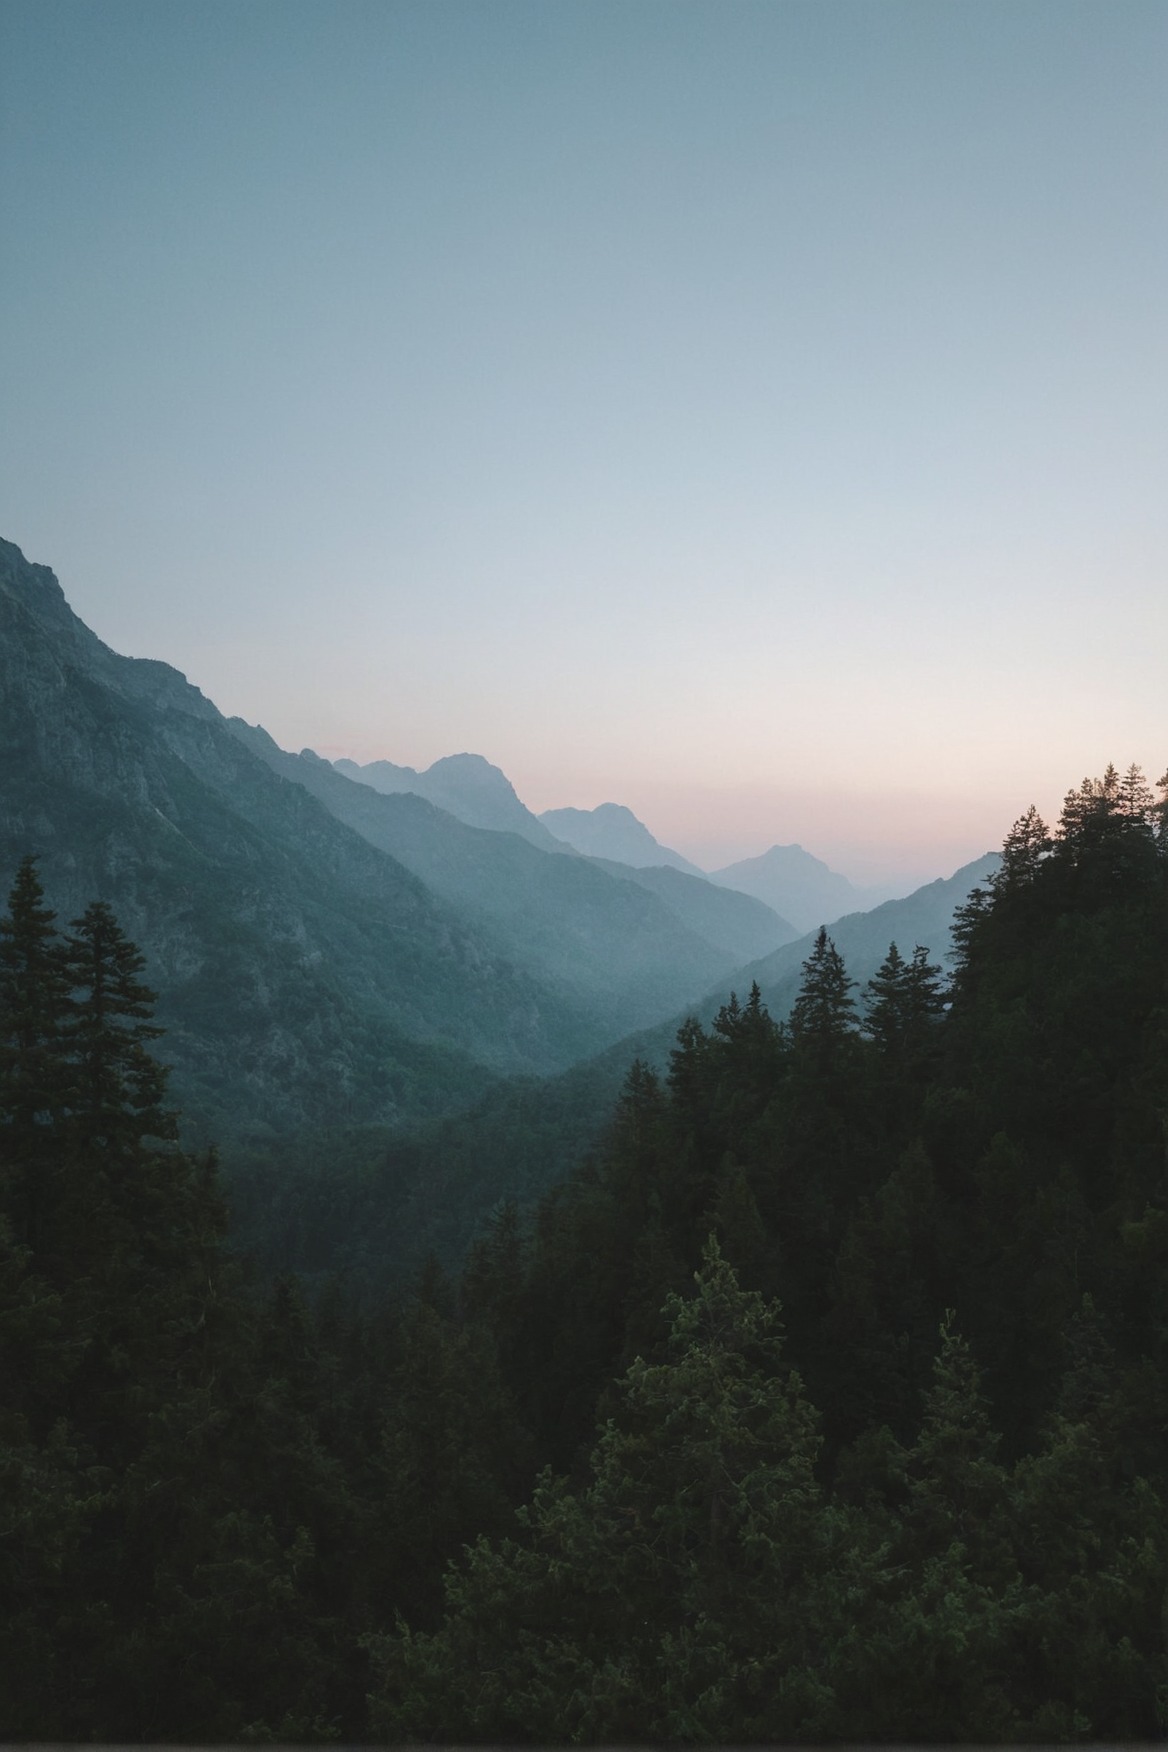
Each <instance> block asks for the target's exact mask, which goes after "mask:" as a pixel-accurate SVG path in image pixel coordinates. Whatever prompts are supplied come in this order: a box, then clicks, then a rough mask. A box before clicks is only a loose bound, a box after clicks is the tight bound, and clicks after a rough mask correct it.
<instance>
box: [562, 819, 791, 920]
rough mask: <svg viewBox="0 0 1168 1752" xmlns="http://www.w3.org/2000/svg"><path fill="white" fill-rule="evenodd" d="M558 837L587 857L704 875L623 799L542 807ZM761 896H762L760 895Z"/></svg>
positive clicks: (703, 876) (635, 866)
mask: <svg viewBox="0 0 1168 1752" xmlns="http://www.w3.org/2000/svg"><path fill="white" fill-rule="evenodd" d="M539 819H540V821H541V822H542V823H543V825H544V827H545V828H550V829H551V831H552V833H553V834H554V835H555V836H556V838H557V839H558V840H562V841H563V843H564V844H565V845H569V846H573V847H574V848H575V849H576V851H578V852H583V853H584V855H585V857H588V858H607V859H609V860H610V861H611V862H612V863H615V864H629V865H631V866H632V867H633V869H644V868H647V867H648V866H651V865H655V866H660V865H663V864H664V865H668V866H669V867H670V868H671V869H674V870H684V871H685V872H686V874H687V875H690V876H701V877H702V878H703V879H704V878H705V871H704V870H699V869H698V867H697V865H696V864H691V863H690V862H689V860H688V858H683V857H682V855H681V853H680V852H671V851H670V849H669V847H668V846H663V845H660V844H659V843H658V842H657V840H655V839H654V838H653V835H652V834H651V833H650V832H649V829H648V828H647V827H646V826H645V824H644V822H643V821H638V820H637V817H636V816H635V815H634V814H633V812H632V810H631V809H626V808H625V806H624V804H623V803H601V804H599V805H598V806H597V807H596V808H595V809H545V810H544V811H543V813H542V815H540V817H539ZM762 898H765V897H762Z"/></svg>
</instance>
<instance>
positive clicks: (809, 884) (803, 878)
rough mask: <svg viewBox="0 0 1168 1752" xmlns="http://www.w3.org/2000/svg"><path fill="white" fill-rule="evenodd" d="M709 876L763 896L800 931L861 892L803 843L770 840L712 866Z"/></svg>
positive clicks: (859, 898) (853, 902) (834, 914)
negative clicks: (754, 852)
mask: <svg viewBox="0 0 1168 1752" xmlns="http://www.w3.org/2000/svg"><path fill="white" fill-rule="evenodd" d="M710 881H711V882H717V883H720V884H721V885H722V886H723V887H724V888H736V889H738V891H739V893H740V894H753V895H754V896H755V898H756V899H757V900H762V901H765V902H766V904H767V906H770V907H773V908H774V910H775V911H776V912H777V913H780V914H781V915H782V917H783V918H786V919H790V920H791V922H792V924H794V925H795V926H797V927H798V929H799V930H800V931H810V930H818V929H819V927H820V925H822V924H825V923H826V922H827V920H828V919H834V918H838V917H839V916H840V915H841V913H843V912H844V911H845V910H846V909H847V908H848V907H849V906H851V907H855V906H857V905H861V904H862V902H863V898H864V897H863V895H862V894H861V893H860V891H859V890H858V889H856V888H854V887H853V886H852V884H851V883H850V882H849V881H848V879H847V877H846V876H841V875H840V874H839V872H838V871H836V870H831V869H829V868H828V866H827V865H826V864H825V863H824V862H823V860H822V859H821V858H815V857H812V855H811V853H810V852H805V851H804V850H803V847H802V846H772V847H771V849H770V851H769V852H763V854H762V856H761V857H758V858H743V859H742V861H741V862H740V863H737V864H727V866H726V868H725V869H724V870H715V871H714V872H713V873H712V875H711V876H710Z"/></svg>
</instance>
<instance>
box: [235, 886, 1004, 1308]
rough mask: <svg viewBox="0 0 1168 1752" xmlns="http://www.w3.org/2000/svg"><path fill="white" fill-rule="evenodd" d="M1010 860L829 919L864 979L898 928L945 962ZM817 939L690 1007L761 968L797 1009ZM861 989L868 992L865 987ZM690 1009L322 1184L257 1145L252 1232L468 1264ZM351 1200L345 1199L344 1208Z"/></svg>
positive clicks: (773, 997) (710, 1007) (703, 1007)
mask: <svg viewBox="0 0 1168 1752" xmlns="http://www.w3.org/2000/svg"><path fill="white" fill-rule="evenodd" d="M998 862H999V858H998V854H997V853H996V852H994V853H989V854H987V855H986V857H984V858H979V859H977V860H976V861H975V862H974V863H972V864H967V865H965V866H964V867H963V868H962V869H960V870H958V871H956V872H955V874H954V875H953V876H950V877H948V878H946V879H944V880H941V881H937V882H930V883H928V884H927V885H926V886H925V887H923V888H920V889H918V890H917V891H916V893H914V894H910V895H906V896H905V897H904V898H903V899H902V900H893V901H887V902H885V903H884V904H882V905H881V906H878V907H876V908H875V909H874V910H873V911H872V912H870V913H857V914H850V915H848V916H846V917H844V918H841V919H837V920H836V921H835V922H834V923H833V924H831V925H829V926H828V931H829V934H830V935H831V937H832V938H833V940H834V941H835V942H836V944H837V946H838V947H839V949H840V951H841V953H842V954H843V956H844V959H845V962H846V963H847V968H848V972H849V974H850V976H851V977H852V978H853V979H854V980H856V981H857V984H858V986H859V987H860V988H862V986H863V984H864V982H866V981H867V980H869V979H871V977H872V976H873V974H874V973H875V972H876V970H877V968H878V967H879V966H880V963H881V962H882V961H883V959H884V957H885V956H886V955H887V953H888V945H889V943H890V942H893V941H895V942H896V943H897V945H898V947H899V948H900V950H901V952H902V954H903V955H904V956H905V957H906V959H907V957H909V956H910V955H911V954H912V951H913V949H914V948H915V946H916V945H917V944H918V943H921V944H923V945H925V946H926V947H927V948H928V949H929V950H930V953H931V959H932V960H934V961H939V962H942V963H946V962H947V961H948V960H949V952H950V929H951V926H952V922H953V913H954V911H955V909H956V908H957V907H959V906H961V905H962V904H963V902H964V901H965V900H966V899H968V897H969V894H970V892H971V890H972V889H973V888H975V887H976V886H978V884H979V883H984V881H985V880H986V878H987V877H988V876H989V875H990V874H991V873H992V871H993V870H994V869H996V868H997V865H998ZM814 942H815V933H811V934H809V935H808V936H806V937H802V938H800V939H799V940H798V941H797V942H794V943H789V944H786V945H784V947H783V948H781V949H779V950H778V951H777V952H776V953H774V954H772V955H769V956H767V957H765V958H764V959H763V960H761V961H758V962H755V963H753V964H752V965H750V966H747V967H743V968H739V969H738V970H737V971H736V972H735V973H734V974H733V975H731V976H730V977H728V978H727V979H725V980H724V981H723V982H722V983H721V984H719V986H718V987H717V988H716V989H715V990H713V991H711V992H710V993H709V994H708V995H707V996H706V998H705V999H704V1000H703V1001H702V1002H701V1003H700V1004H697V1005H694V1006H693V1007H692V1012H691V1013H693V1014H695V1015H697V1016H698V1018H699V1019H700V1020H701V1021H702V1022H703V1023H704V1024H706V1025H707V1026H708V1025H709V1023H710V1022H712V1020H713V1018H714V1017H715V1015H716V1014H717V1012H718V1010H719V1009H720V1008H721V1006H722V1005H723V1004H724V1003H725V1002H726V1000H727V999H728V998H729V996H730V992H731V990H734V991H737V993H738V994H739V996H740V997H743V998H744V997H745V996H746V994H747V993H748V991H749V990H750V986H751V983H752V981H754V980H755V979H757V980H758V982H759V986H760V989H761V991H762V995H763V998H764V1000H765V1002H766V1004H767V1007H768V1009H769V1010H770V1013H771V1014H772V1015H773V1016H775V1017H777V1018H780V1019H782V1018H785V1017H786V1016H787V1015H789V1013H790V1010H791V1006H792V1004H793V1003H794V1000H795V996H796V994H797V992H798V989H799V983H800V977H801V971H802V966H803V962H804V961H805V960H806V959H807V956H808V955H809V954H810V952H811V949H812V947H813V945H814ZM854 995H855V996H856V997H857V998H858V999H859V998H861V996H862V991H861V990H858V991H857V992H856V993H855V994H854ZM860 1010H861V1011H862V1004H861V1005H860ZM682 1020H683V1014H682V1013H679V1014H678V1015H676V1016H674V1017H673V1018H672V1019H671V1020H670V1021H668V1022H663V1023H660V1024H658V1026H656V1027H654V1028H647V1029H642V1030H640V1031H639V1032H637V1033H635V1034H631V1035H629V1036H628V1037H627V1038H626V1039H624V1040H621V1041H618V1042H617V1043H616V1044H615V1045H613V1046H610V1047H607V1048H606V1049H605V1050H604V1051H603V1052H601V1053H598V1054H597V1055H596V1056H595V1057H594V1058H591V1059H588V1060H585V1061H582V1062H581V1063H579V1064H576V1065H572V1066H570V1067H569V1068H568V1069H567V1070H566V1071H563V1072H561V1073H559V1074H558V1075H557V1076H555V1077H553V1078H550V1079H548V1080H546V1081H543V1082H540V1083H535V1082H530V1081H516V1080H511V1081H508V1082H504V1083H497V1084H495V1085H494V1086H493V1087H492V1088H491V1089H490V1090H488V1092H487V1093H486V1094H485V1095H484V1096H483V1098H482V1099H481V1101H479V1102H477V1103H476V1104H475V1105H474V1107H472V1108H471V1109H469V1110H468V1111H466V1112H464V1113H460V1114H457V1115H454V1116H452V1117H450V1118H448V1119H447V1118H441V1119H438V1120H435V1121H434V1122H432V1123H430V1124H427V1125H424V1126H422V1127H420V1128H419V1129H418V1130H417V1131H416V1132H415V1133H414V1135H413V1136H408V1137H401V1136H399V1137H398V1138H396V1139H395V1140H393V1141H391V1142H390V1143H389V1144H388V1146H387V1145H386V1144H385V1143H384V1142H382V1141H381V1140H377V1139H370V1140H369V1141H368V1143H367V1146H366V1153H364V1154H362V1152H361V1150H360V1149H357V1150H355V1151H354V1153H353V1160H352V1163H351V1165H350V1166H347V1167H345V1168H343V1169H342V1171H341V1173H340V1175H337V1174H336V1173H335V1172H334V1170H333V1167H332V1163H333V1160H334V1157H333V1155H332V1154H328V1155H326V1160H327V1161H328V1162H329V1168H328V1171H327V1172H328V1184H327V1187H322V1186H321V1184H320V1182H321V1170H320V1169H319V1167H317V1166H314V1165H313V1164H312V1162H311V1152H309V1153H307V1154H306V1157H305V1159H304V1162H303V1164H302V1166H301V1172H300V1175H299V1177H297V1178H296V1179H295V1180H294V1181H293V1180H290V1179H289V1177H288V1175H287V1172H286V1169H287V1164H286V1160H285V1158H284V1157H283V1156H282V1155H281V1156H279V1157H267V1158H264V1157H257V1159H256V1160H255V1161H254V1162H253V1163H252V1164H251V1165H250V1170H249V1174H248V1176H247V1177H246V1183H245V1184H244V1185H243V1186H241V1189H240V1195H241V1211H242V1215H243V1220H244V1226H245V1229H246V1230H247V1231H248V1233H249V1236H250V1234H251V1233H252V1232H253V1231H254V1233H255V1234H256V1236H257V1238H258V1237H260V1236H263V1237H265V1238H266V1244H267V1245H269V1246H270V1247H271V1248H272V1251H273V1255H274V1256H275V1257H278V1258H280V1259H282V1260H284V1261H291V1262H293V1263H295V1264H297V1265H298V1266H300V1267H303V1268H305V1269H308V1270H315V1271H326V1272H327V1271H333V1270H336V1269H338V1268H339V1267H341V1266H345V1267H346V1268H355V1269H356V1270H357V1271H358V1272H359V1273H363V1274H366V1275H367V1277H368V1280H369V1281H370V1282H374V1281H376V1282H380V1283H383V1282H384V1281H385V1277H386V1275H387V1274H388V1275H389V1276H390V1277H397V1278H401V1279H404V1278H405V1277H406V1276H408V1275H409V1273H410V1272H411V1271H414V1270H416V1268H417V1267H418V1265H419V1264H420V1263H421V1261H422V1259H423V1258H424V1257H425V1255H426V1253H427V1251H428V1250H433V1251H434V1252H435V1253H436V1254H437V1255H438V1256H439V1257H440V1258H441V1259H442V1260H443V1261H444V1262H445V1263H447V1264H450V1265H456V1264H457V1263H458V1261H459V1259H460V1258H461V1256H462V1254H463V1253H464V1251H465V1249H466V1247H467V1245H468V1244H469V1242H470V1241H471V1240H472V1238H473V1237H474V1235H475V1234H476V1232H477V1231H478V1230H479V1229H480V1227H481V1225H482V1223H483V1222H484V1220H485V1219H486V1217H487V1215H488V1213H489V1212H490V1211H491V1210H492V1209H494V1208H495V1207H496V1206H497V1204H498V1203H499V1201H500V1200H501V1199H504V1198H514V1199H516V1200H518V1201H519V1202H520V1203H521V1204H527V1203H530V1202H532V1201H534V1200H536V1199H538V1198H540V1197H542V1195H543V1194H544V1193H545V1192H547V1191H548V1190H549V1189H550V1188H551V1187H552V1186H554V1185H555V1184H556V1183H557V1182H558V1181H560V1180H562V1179H564V1177H565V1176H566V1175H567V1174H568V1173H569V1172H570V1171H571V1169H572V1168H573V1167H575V1166H576V1164H577V1163H578V1162H580V1161H581V1160H582V1159H583V1158H585V1157H586V1156H587V1155H588V1154H589V1153H590V1152H591V1151H592V1150H593V1149H594V1148H595V1146H596V1144H597V1141H598V1139H599V1138H600V1136H601V1134H602V1132H603V1131H604V1128H605V1127H606V1126H607V1125H608V1124H609V1123H610V1121H611V1118H612V1110H613V1104H614V1102H615V1101H616V1099H617V1096H618V1095H619V1093H620V1091H621V1088H622V1086H623V1084H624V1081H625V1078H626V1076H627V1073H628V1070H629V1066H630V1065H631V1063H632V1062H633V1060H634V1059H635V1058H640V1059H642V1060H644V1061H645V1063H647V1064H649V1065H651V1066H653V1067H654V1068H655V1069H656V1070H658V1071H662V1072H663V1071H665V1070H666V1069H667V1068H668V1065H669V1054H670V1051H671V1050H672V1048H673V1047H674V1045H675V1043H676V1037H677V1029H678V1026H679V1024H680V1023H681V1022H682ZM326 1205H327V1208H328V1212H329V1215H330V1220H331V1221H332V1224H333V1233H334V1236H335V1237H336V1239H335V1241H334V1244H333V1247H332V1248H331V1249H330V1248H328V1247H327V1244H326V1247H325V1248H324V1249H323V1250H322V1249H319V1248H318V1247H317V1245H316V1240H315V1236H316V1234H317V1231H318V1225H316V1224H314V1225H312V1229H311V1232H309V1231H306V1230H305V1228H304V1223H303V1217H302V1214H301V1213H302V1212H303V1210H304V1208H305V1207H306V1206H308V1207H309V1208H314V1209H316V1208H320V1209H323V1207H325V1206H326ZM338 1209H339V1210H341V1211H343V1212H344V1213H346V1214H345V1217H344V1219H343V1220H341V1221H338V1220H337V1219H336V1216H335V1213H336V1211H337V1210H338Z"/></svg>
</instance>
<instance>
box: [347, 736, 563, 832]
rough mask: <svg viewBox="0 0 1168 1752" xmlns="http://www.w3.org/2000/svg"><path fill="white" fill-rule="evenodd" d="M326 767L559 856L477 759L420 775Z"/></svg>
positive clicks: (502, 780) (379, 767) (443, 764)
mask: <svg viewBox="0 0 1168 1752" xmlns="http://www.w3.org/2000/svg"><path fill="white" fill-rule="evenodd" d="M332 764H333V766H334V767H335V768H336V769H337V771H338V772H339V773H343V774H344V775H345V777H346V778H347V779H355V780H356V781H357V782H358V784H362V785H369V786H371V787H372V789H373V790H375V791H381V792H382V793H384V795H386V796H394V795H396V794H399V793H401V792H403V791H412V792H413V793H414V794H415V795H416V796H418V797H425V799H426V801H427V802H428V803H434V804H436V805H437V806H438V808H439V809H445V810H446V812H447V814H448V815H453V816H454V817H455V819H456V820H458V821H464V822H465V823H466V824H467V826H468V827H487V828H491V829H493V830H494V831H495V832H496V833H517V834H520V835H521V836H522V837H523V838H524V839H525V840H530V841H531V844H532V845H533V846H539V848H540V849H541V851H545V852H558V851H562V850H563V846H562V845H561V844H560V842H559V841H558V840H557V839H556V838H555V836H554V835H553V834H550V833H549V832H548V830H547V828H546V827H544V826H543V825H542V824H541V822H540V820H539V818H538V816H535V815H533V814H532V813H531V811H530V809H527V808H525V807H524V805H523V804H522V803H521V802H520V800H519V798H518V797H517V796H516V793H515V788H514V786H513V785H512V783H511V781H510V779H509V778H508V777H507V775H506V773H504V772H502V771H501V770H500V768H499V767H497V766H492V765H491V763H490V761H489V760H484V758H483V756H482V755H481V754H448V755H444V756H443V758H442V759H441V760H436V761H435V762H434V764H433V766H430V767H427V768H426V770H425V771H424V772H417V771H415V769H414V768H413V767H408V766H395V765H394V764H393V762H392V761H390V760H372V761H370V762H369V763H368V764H367V765H366V766H358V764H357V762H356V761H354V760H335V761H333V763H332Z"/></svg>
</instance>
